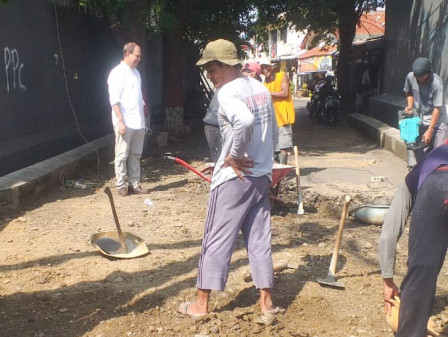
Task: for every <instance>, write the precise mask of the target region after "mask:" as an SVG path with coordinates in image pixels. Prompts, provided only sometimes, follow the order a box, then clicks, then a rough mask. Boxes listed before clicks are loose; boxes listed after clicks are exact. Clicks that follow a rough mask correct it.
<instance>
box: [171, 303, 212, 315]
mask: <svg viewBox="0 0 448 337" xmlns="http://www.w3.org/2000/svg"><path fill="white" fill-rule="evenodd" d="M190 304H193V302H184V303H181V304H180V305H179V309H177V312H179V313H181V314H182V315H186V316H190V317H193V318H198V317H203V316H207V314H190V313H189V312H188V306H189V305H190Z"/></svg>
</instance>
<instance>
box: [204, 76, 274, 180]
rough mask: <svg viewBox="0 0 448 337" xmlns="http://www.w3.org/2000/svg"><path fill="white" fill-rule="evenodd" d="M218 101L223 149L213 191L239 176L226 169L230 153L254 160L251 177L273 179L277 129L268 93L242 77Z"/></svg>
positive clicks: (225, 86)
mask: <svg viewBox="0 0 448 337" xmlns="http://www.w3.org/2000/svg"><path fill="white" fill-rule="evenodd" d="M218 102H219V114H218V122H219V129H220V131H221V136H222V139H223V147H222V151H221V155H220V157H219V159H218V161H217V162H216V164H215V169H214V171H213V178H212V185H211V189H214V188H215V187H217V186H219V185H221V184H222V183H224V182H226V181H228V180H230V179H233V178H235V177H236V174H235V171H234V170H233V168H232V167H224V162H225V159H226V157H227V155H228V154H229V153H230V155H231V156H232V157H233V158H242V157H250V158H252V159H253V161H254V167H253V168H251V169H250V170H251V171H252V173H251V174H250V175H251V176H253V177H261V176H267V177H268V178H269V179H272V165H273V156H274V148H275V145H276V140H277V138H278V128H277V122H276V119H275V112H274V106H273V105H272V99H271V95H270V93H269V91H268V90H267V89H266V88H265V87H264V85H263V84H261V83H260V82H259V81H257V80H255V79H253V78H251V77H240V78H237V79H235V80H233V81H231V82H229V83H227V84H225V85H224V86H223V87H222V88H221V89H220V90H219V93H218Z"/></svg>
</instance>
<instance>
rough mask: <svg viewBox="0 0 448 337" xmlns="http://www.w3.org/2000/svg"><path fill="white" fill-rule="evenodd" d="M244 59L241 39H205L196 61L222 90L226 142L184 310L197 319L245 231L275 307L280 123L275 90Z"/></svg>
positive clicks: (265, 308)
mask: <svg viewBox="0 0 448 337" xmlns="http://www.w3.org/2000/svg"><path fill="white" fill-rule="evenodd" d="M240 62H241V61H240V60H239V59H238V56H237V51H236V47H235V45H234V44H233V43H231V42H229V41H226V40H223V39H219V40H216V41H212V42H210V43H208V44H207V46H206V47H205V49H204V51H203V53H202V58H201V59H200V60H199V61H198V62H197V63H196V64H197V65H198V66H202V67H204V68H205V69H206V70H207V77H208V78H209V79H210V80H211V82H212V83H213V85H214V86H215V88H216V89H219V92H218V96H217V97H218V103H219V115H218V119H219V127H220V131H221V134H222V138H223V148H222V151H221V155H220V157H219V159H218V161H217V163H216V165H215V169H214V171H213V177H212V184H211V191H210V197H209V200H208V207H207V216H206V220H205V228H204V238H203V241H202V250H201V257H200V260H199V270H198V277H197V288H198V290H197V296H196V300H195V301H194V302H186V303H182V304H181V305H180V306H179V309H178V311H179V312H180V313H182V314H184V315H187V316H191V317H199V316H204V315H207V313H208V311H209V307H208V304H209V298H210V292H211V291H212V290H219V291H223V290H224V288H225V285H226V282H227V277H228V273H229V268H230V260H231V256H232V253H233V250H234V247H235V242H236V240H237V237H238V234H239V231H240V230H241V232H242V234H243V238H244V242H245V244H246V249H247V252H248V256H249V263H250V266H251V273H252V278H253V280H254V283H255V287H256V288H257V289H259V292H260V309H261V312H262V313H266V314H268V313H271V312H273V311H274V305H273V303H272V297H271V289H272V287H273V281H274V280H273V267H272V255H271V218H270V202H269V185H270V183H271V180H272V165H273V153H274V146H275V144H274V141H275V139H276V137H277V135H276V130H277V127H276V121H275V113H274V109H273V106H272V101H271V97H270V94H269V92H268V91H267V90H266V88H265V87H264V86H263V85H262V84H261V83H260V82H259V81H257V80H255V79H253V78H252V77H249V76H244V75H243V74H242V73H241V63H240Z"/></svg>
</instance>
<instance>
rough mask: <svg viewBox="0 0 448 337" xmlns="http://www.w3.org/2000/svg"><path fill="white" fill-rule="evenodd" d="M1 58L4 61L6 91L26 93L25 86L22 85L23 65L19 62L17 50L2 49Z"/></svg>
mask: <svg viewBox="0 0 448 337" xmlns="http://www.w3.org/2000/svg"><path fill="white" fill-rule="evenodd" d="M3 56H4V60H5V74H6V90H7V91H8V92H10V91H11V90H22V91H26V86H25V85H23V83H22V70H23V68H24V65H23V63H22V62H20V58H19V52H18V51H17V49H9V48H8V47H5V48H4V49H3Z"/></svg>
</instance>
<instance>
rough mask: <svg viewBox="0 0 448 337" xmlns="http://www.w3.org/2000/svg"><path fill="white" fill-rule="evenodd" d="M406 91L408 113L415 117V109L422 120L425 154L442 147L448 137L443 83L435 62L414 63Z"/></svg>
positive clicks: (418, 60)
mask: <svg viewBox="0 0 448 337" xmlns="http://www.w3.org/2000/svg"><path fill="white" fill-rule="evenodd" d="M403 90H404V92H405V94H406V101H407V105H406V108H405V109H404V111H405V112H406V113H408V114H413V110H414V107H415V109H416V111H417V113H418V115H419V117H420V119H421V126H420V135H419V138H418V139H417V143H419V142H420V141H421V143H423V145H424V147H425V149H424V151H425V152H427V151H428V150H431V149H433V148H434V147H437V146H439V145H441V144H442V143H443V142H444V141H445V140H446V137H447V135H446V132H447V127H446V123H447V115H446V109H445V97H444V92H443V82H442V79H441V78H440V76H439V75H437V74H435V73H434V72H433V70H432V66H431V62H430V61H429V60H428V59H427V58H426V57H419V58H417V59H416V60H415V61H414V63H413V64H412V71H411V72H410V73H409V74H408V75H407V76H406V80H405V82H404V88H403Z"/></svg>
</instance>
